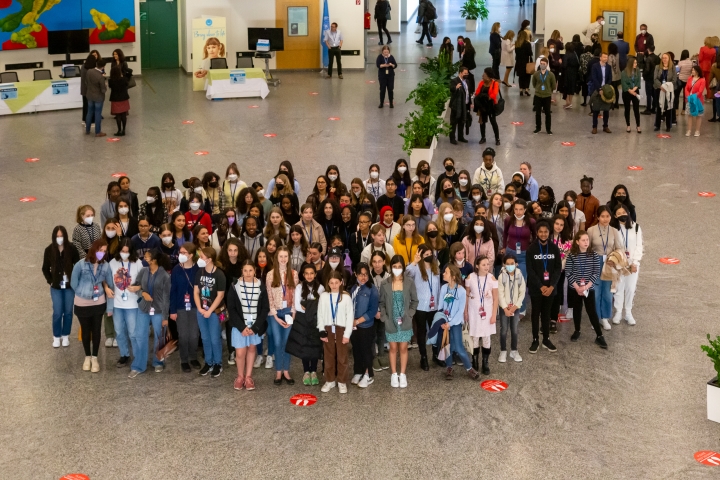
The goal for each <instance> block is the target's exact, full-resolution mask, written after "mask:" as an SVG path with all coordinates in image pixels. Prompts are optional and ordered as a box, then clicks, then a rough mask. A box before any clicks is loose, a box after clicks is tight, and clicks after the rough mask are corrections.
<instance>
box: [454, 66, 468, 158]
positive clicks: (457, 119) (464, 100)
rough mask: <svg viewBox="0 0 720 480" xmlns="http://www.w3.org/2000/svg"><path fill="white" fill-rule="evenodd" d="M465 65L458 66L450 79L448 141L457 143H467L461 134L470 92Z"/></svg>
mask: <svg viewBox="0 0 720 480" xmlns="http://www.w3.org/2000/svg"><path fill="white" fill-rule="evenodd" d="M467 75H468V69H467V67H460V70H459V71H458V74H457V77H456V78H454V79H452V80H451V81H450V92H451V93H452V98H451V99H450V143H452V144H453V145H457V142H458V141H459V142H463V143H467V140H465V137H464V136H463V133H464V131H465V130H464V128H465V121H466V118H467V115H468V105H469V104H470V98H471V96H472V92H470V90H469V87H468V84H467V80H466V78H465V77H467ZM456 130H457V132H458V138H457V140H455V131H456Z"/></svg>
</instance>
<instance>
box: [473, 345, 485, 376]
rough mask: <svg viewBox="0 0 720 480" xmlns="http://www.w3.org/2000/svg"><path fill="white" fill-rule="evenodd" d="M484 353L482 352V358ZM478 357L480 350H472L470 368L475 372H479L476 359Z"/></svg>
mask: <svg viewBox="0 0 720 480" xmlns="http://www.w3.org/2000/svg"><path fill="white" fill-rule="evenodd" d="M484 355H485V353H484V352H483V356H484ZM479 356H480V349H479V348H473V354H472V368H474V369H475V370H476V371H477V370H480V368H479V366H478V357H479Z"/></svg>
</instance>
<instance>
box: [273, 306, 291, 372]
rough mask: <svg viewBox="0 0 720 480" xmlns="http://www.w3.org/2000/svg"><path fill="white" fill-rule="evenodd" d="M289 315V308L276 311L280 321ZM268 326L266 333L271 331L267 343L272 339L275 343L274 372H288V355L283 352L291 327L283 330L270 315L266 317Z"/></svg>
mask: <svg viewBox="0 0 720 480" xmlns="http://www.w3.org/2000/svg"><path fill="white" fill-rule="evenodd" d="M291 313H292V310H290V309H289V308H281V309H280V310H278V311H277V316H278V318H280V319H281V320H284V319H285V315H290V314H291ZM268 324H269V328H268V331H272V334H271V335H270V338H268V341H270V340H271V339H272V340H273V341H274V342H275V371H276V372H283V371H286V370H290V354H289V353H287V352H286V351H285V345H287V341H288V337H289V336H290V329H291V328H292V327H288V328H283V327H282V326H281V325H280V324H279V323H278V322H277V320H275V317H274V316H272V315H268ZM268 352H269V350H268Z"/></svg>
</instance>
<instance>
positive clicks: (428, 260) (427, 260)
mask: <svg viewBox="0 0 720 480" xmlns="http://www.w3.org/2000/svg"><path fill="white" fill-rule="evenodd" d="M430 233H437V232H430ZM433 258H434V257H433V256H432V255H428V256H427V257H423V261H424V262H425V263H432V261H433Z"/></svg>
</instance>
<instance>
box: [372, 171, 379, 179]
mask: <svg viewBox="0 0 720 480" xmlns="http://www.w3.org/2000/svg"><path fill="white" fill-rule="evenodd" d="M379 176H380V174H379V173H378V172H370V178H372V179H377V178H378V177H379Z"/></svg>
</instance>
